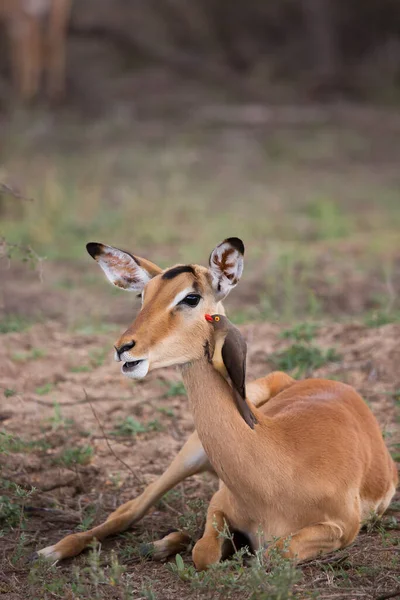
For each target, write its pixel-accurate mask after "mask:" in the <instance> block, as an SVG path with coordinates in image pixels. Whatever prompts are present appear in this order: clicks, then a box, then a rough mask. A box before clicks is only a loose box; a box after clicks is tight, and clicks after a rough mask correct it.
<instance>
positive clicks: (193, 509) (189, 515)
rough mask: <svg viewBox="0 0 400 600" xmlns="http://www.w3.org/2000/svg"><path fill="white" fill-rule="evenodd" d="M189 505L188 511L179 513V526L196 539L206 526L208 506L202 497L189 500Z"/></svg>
mask: <svg viewBox="0 0 400 600" xmlns="http://www.w3.org/2000/svg"><path fill="white" fill-rule="evenodd" d="M161 502H162V500H161ZM187 506H188V511H187V512H184V513H183V514H182V515H179V518H178V523H179V527H180V529H183V530H184V531H186V532H187V533H188V534H189V535H190V537H191V538H194V539H196V538H197V537H198V535H199V533H200V532H201V531H202V530H203V528H204V523H205V517H206V511H207V506H206V503H205V501H204V500H203V499H202V498H193V499H191V500H188V502H187Z"/></svg>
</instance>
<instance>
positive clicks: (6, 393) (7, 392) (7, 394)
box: [4, 388, 17, 398]
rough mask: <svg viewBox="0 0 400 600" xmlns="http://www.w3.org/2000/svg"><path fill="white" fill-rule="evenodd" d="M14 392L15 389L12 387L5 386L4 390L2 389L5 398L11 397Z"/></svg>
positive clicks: (15, 392)
mask: <svg viewBox="0 0 400 600" xmlns="http://www.w3.org/2000/svg"><path fill="white" fill-rule="evenodd" d="M16 394H17V391H16V390H14V389H13V388H5V390H4V396H5V398H12V397H13V396H15V395H16Z"/></svg>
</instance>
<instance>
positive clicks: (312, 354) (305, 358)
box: [269, 342, 340, 377]
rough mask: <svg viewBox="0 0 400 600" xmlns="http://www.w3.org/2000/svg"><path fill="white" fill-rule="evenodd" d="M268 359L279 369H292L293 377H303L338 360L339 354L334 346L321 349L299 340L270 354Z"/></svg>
mask: <svg viewBox="0 0 400 600" xmlns="http://www.w3.org/2000/svg"><path fill="white" fill-rule="evenodd" d="M269 360H270V361H271V362H272V363H273V364H274V365H275V366H276V368H278V369H280V370H281V371H293V372H294V376H295V377H304V375H306V374H308V373H311V372H312V371H314V370H315V369H319V368H320V367H323V366H324V365H326V364H327V363H329V362H336V361H338V360H340V355H339V354H338V353H337V352H336V350H335V349H334V348H328V349H327V350H321V348H319V347H318V346H313V345H311V344H306V343H300V342H299V343H295V344H293V345H292V346H289V348H286V349H285V350H281V351H280V352H275V353H273V354H271V356H270V357H269Z"/></svg>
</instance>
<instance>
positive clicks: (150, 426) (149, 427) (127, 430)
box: [111, 416, 162, 437]
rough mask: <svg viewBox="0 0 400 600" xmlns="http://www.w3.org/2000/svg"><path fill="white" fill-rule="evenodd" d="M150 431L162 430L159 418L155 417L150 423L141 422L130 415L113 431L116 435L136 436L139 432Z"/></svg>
mask: <svg viewBox="0 0 400 600" xmlns="http://www.w3.org/2000/svg"><path fill="white" fill-rule="evenodd" d="M150 431H162V425H161V423H160V422H159V421H158V420H157V419H153V420H152V421H149V422H148V423H141V422H140V421H137V420H136V419H134V418H133V417H131V416H128V417H125V419H124V420H123V421H121V422H120V423H119V424H118V425H117V427H116V428H115V429H114V430H113V431H112V432H111V433H112V435H116V436H124V437H128V436H132V437H135V436H136V435H138V434H139V433H148V432H150Z"/></svg>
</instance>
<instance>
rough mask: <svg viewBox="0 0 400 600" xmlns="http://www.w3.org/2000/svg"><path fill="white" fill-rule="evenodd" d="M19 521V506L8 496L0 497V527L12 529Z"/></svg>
mask: <svg viewBox="0 0 400 600" xmlns="http://www.w3.org/2000/svg"><path fill="white" fill-rule="evenodd" d="M20 521H21V506H20V505H19V504H16V503H15V502H13V501H12V500H11V499H10V498H9V497H8V496H0V525H1V526H2V527H5V528H10V529H13V528H14V527H17V525H19V523H20Z"/></svg>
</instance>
